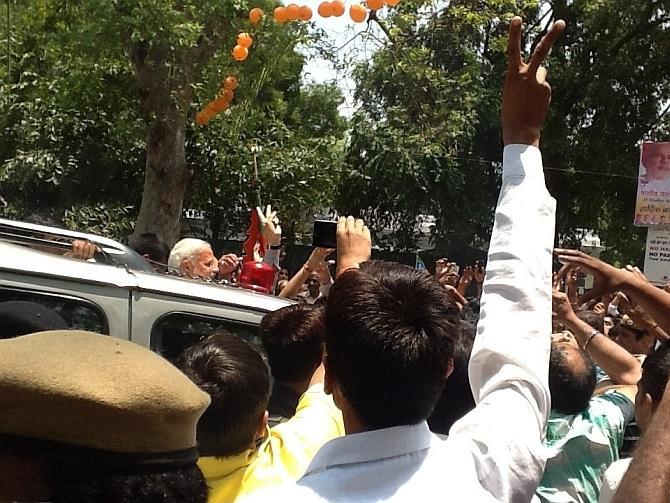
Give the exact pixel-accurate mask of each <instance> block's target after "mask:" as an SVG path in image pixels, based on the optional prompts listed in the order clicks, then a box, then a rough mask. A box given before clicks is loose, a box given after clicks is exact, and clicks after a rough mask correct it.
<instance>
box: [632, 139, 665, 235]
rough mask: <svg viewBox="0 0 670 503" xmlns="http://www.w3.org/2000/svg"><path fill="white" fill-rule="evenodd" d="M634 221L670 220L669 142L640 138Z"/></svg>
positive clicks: (660, 221) (644, 223) (663, 221)
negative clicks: (649, 140)
mask: <svg viewBox="0 0 670 503" xmlns="http://www.w3.org/2000/svg"><path fill="white" fill-rule="evenodd" d="M637 180H638V183H637V204H636V205H635V220H634V223H635V225H639V226H649V225H666V224H670V142H648V141H646V142H643V143H642V147H641V149H640V167H639V175H638V179H637Z"/></svg>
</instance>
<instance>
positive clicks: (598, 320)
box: [575, 310, 605, 333]
mask: <svg viewBox="0 0 670 503" xmlns="http://www.w3.org/2000/svg"><path fill="white" fill-rule="evenodd" d="M575 315H576V316H577V318H579V319H580V320H582V321H583V322H584V323H586V324H587V325H589V326H590V327H591V328H593V329H594V330H597V331H598V332H600V333H603V330H605V321H604V319H603V315H601V314H597V313H594V312H593V311H586V310H580V311H577V312H576V313H575Z"/></svg>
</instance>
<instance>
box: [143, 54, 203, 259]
mask: <svg viewBox="0 0 670 503" xmlns="http://www.w3.org/2000/svg"><path fill="white" fill-rule="evenodd" d="M131 47H132V48H131V50H130V59H131V61H132V63H133V66H134V67H135V74H136V77H137V83H138V88H139V95H140V99H141V101H142V109H143V111H144V113H145V115H146V116H147V117H148V118H149V128H148V132H147V147H146V148H147V162H146V173H145V176H144V191H143V193H142V204H141V206H140V212H139V215H138V217H137V223H136V224H135V231H134V232H133V235H132V236H131V241H132V240H134V239H135V238H137V237H138V236H139V235H140V234H142V233H144V232H154V233H156V234H158V235H159V236H160V237H161V238H163V239H164V240H165V242H166V243H167V244H168V246H172V245H173V244H174V243H175V242H176V241H177V240H178V239H179V234H180V224H181V213H182V205H183V202H184V195H185V194H186V188H187V186H188V183H189V181H190V180H191V177H192V176H193V173H192V172H191V171H190V170H189V169H187V166H186V152H185V150H186V137H185V131H184V130H185V127H186V120H187V113H188V109H189V105H190V103H191V100H192V91H191V83H192V79H193V74H192V68H191V64H192V61H190V60H188V59H186V60H183V61H181V62H180V65H177V64H174V62H173V61H174V59H175V57H174V55H172V54H171V53H170V50H169V49H168V48H166V47H162V46H160V45H158V46H151V47H150V46H148V44H146V43H145V42H138V43H135V44H134V45H132V46H131ZM170 62H172V63H171V64H170Z"/></svg>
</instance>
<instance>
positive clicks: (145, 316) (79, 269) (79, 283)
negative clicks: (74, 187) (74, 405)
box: [0, 220, 292, 359]
mask: <svg viewBox="0 0 670 503" xmlns="http://www.w3.org/2000/svg"><path fill="white" fill-rule="evenodd" d="M3 223H4V224H6V225H7V221H2V220H0V227H2V225H3ZM14 225H17V223H14ZM21 225H22V226H24V227H25V226H26V224H21ZM29 227H30V228H31V229H32V230H33V231H34V230H35V228H37V229H38V232H39V233H40V234H38V235H39V236H44V234H42V233H44V232H45V229H47V230H49V232H51V233H55V232H58V233H59V234H60V235H62V236H64V240H65V239H66V238H67V239H70V240H71V239H87V240H89V241H92V242H94V243H96V244H98V245H99V246H101V248H103V251H104V254H103V255H106V256H107V258H105V257H103V258H102V260H103V261H109V260H108V258H109V256H112V257H113V260H112V262H113V264H104V263H96V262H90V261H84V260H79V259H74V258H67V257H64V256H61V255H57V254H53V253H48V252H44V251H39V250H35V249H32V248H30V247H27V246H25V245H18V244H16V243H17V242H20V241H21V239H19V238H17V237H16V233H14V232H12V233H10V234H13V235H14V236H13V237H10V238H7V234H8V233H7V232H5V234H4V235H3V234H2V232H0V302H2V301H6V300H29V301H33V302H39V303H42V304H45V305H47V306H48V307H50V308H52V309H54V310H55V311H56V312H58V313H59V314H60V315H61V316H62V317H63V318H64V319H65V321H66V322H67V323H68V324H69V326H70V327H71V328H78V329H84V330H91V331H94V332H98V333H102V334H107V335H110V336H112V337H118V338H120V339H126V340H130V341H133V342H136V343H138V344H141V345H143V346H146V347H149V348H151V349H153V350H154V351H156V352H158V353H159V354H162V355H163V356H165V357H166V358H168V359H174V358H176V357H177V356H178V355H179V354H180V353H181V351H182V349H183V348H184V347H186V346H188V345H189V344H191V343H193V342H194V341H195V340H197V339H199V338H201V337H203V336H205V335H208V334H209V333H211V332H213V331H215V330H217V329H225V330H227V331H229V332H232V333H234V334H236V335H238V336H240V337H243V338H244V339H247V340H249V341H252V342H258V335H257V332H258V324H259V323H260V320H261V318H262V317H263V315H265V314H266V313H268V312H270V311H274V310H276V309H279V308H281V307H283V306H287V305H290V304H291V303H292V301H288V300H285V299H279V298H277V297H273V296H270V295H264V294H259V293H255V292H252V291H248V290H244V289H241V288H236V287H230V286H222V285H216V284H208V283H204V282H200V281H193V280H188V279H184V278H177V277H173V276H167V275H162V274H157V273H155V272H152V269H151V268H150V267H144V266H142V265H141V262H140V263H138V264H139V265H138V267H137V268H133V267H132V266H131V265H129V264H128V262H131V263H134V261H135V260H136V258H140V257H139V256H138V255H137V254H136V253H135V252H133V251H132V250H129V249H127V248H126V247H124V246H123V245H121V244H119V243H116V242H114V241H111V240H102V238H99V237H97V236H93V235H88V234H83V233H75V232H70V231H62V230H60V229H54V228H50V227H43V226H33V225H29ZM0 230H1V229H0ZM39 239H42V237H40V238H39ZM8 241H10V242H8ZM133 254H134V256H133ZM140 259H141V258H140ZM114 264H116V265H114ZM142 268H144V269H145V270H139V269H142ZM1 330H2V327H0V331H1Z"/></svg>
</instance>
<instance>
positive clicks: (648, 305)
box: [555, 249, 670, 333]
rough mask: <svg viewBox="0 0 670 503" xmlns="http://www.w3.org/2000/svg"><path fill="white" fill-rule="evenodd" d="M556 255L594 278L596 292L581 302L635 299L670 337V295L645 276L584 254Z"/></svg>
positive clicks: (592, 291) (564, 251) (579, 252)
mask: <svg viewBox="0 0 670 503" xmlns="http://www.w3.org/2000/svg"><path fill="white" fill-rule="evenodd" d="M555 253H556V255H557V256H558V260H560V261H561V262H563V263H565V264H570V265H571V266H574V267H579V268H580V269H581V270H582V271H584V272H587V273H589V274H591V275H592V276H593V288H592V289H591V290H589V291H588V292H587V293H586V294H585V295H584V296H583V297H582V299H580V302H588V301H589V300H592V299H596V298H600V297H602V296H603V295H606V294H608V293H613V292H617V291H622V292H624V293H625V294H626V295H628V296H630V297H633V298H634V299H635V301H636V302H637V304H638V305H639V306H640V307H641V308H642V309H643V310H644V311H645V312H646V313H647V314H648V315H649V316H651V317H652V318H653V320H654V321H655V322H656V323H658V326H659V327H660V328H661V329H663V331H664V332H665V333H670V293H668V292H666V291H665V290H663V289H661V288H657V287H655V286H654V285H653V284H652V283H650V282H649V281H647V280H646V278H644V276H642V275H639V274H635V273H633V272H631V271H627V270H624V269H617V268H616V267H613V266H611V265H609V264H607V263H605V262H603V261H602V260H599V259H597V258H594V257H590V256H589V255H586V254H585V253H583V252H581V251H578V250H564V249H557V250H556V251H555Z"/></svg>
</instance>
